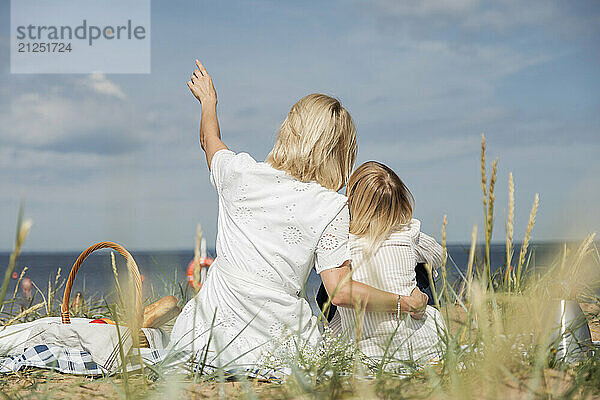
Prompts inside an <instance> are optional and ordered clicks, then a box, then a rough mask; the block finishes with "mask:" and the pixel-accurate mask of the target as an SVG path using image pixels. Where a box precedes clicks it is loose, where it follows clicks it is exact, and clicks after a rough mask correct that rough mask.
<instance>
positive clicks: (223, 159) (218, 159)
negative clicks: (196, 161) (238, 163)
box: [210, 149, 235, 193]
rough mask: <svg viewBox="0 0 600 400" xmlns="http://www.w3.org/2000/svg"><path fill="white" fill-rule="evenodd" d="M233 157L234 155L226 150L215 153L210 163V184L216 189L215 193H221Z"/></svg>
mask: <svg viewBox="0 0 600 400" xmlns="http://www.w3.org/2000/svg"><path fill="white" fill-rule="evenodd" d="M234 157H235V153H234V152H233V151H231V150H228V149H222V150H219V151H217V152H216V153H215V154H214V155H213V158H212V160H211V163H210V182H211V183H212V185H213V186H214V187H215V189H217V193H219V192H221V187H222V186H223V181H224V180H225V179H226V177H227V175H228V170H229V169H230V165H231V160H232V159H233V158H234Z"/></svg>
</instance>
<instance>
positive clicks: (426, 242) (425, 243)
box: [413, 232, 443, 270]
mask: <svg viewBox="0 0 600 400" xmlns="http://www.w3.org/2000/svg"><path fill="white" fill-rule="evenodd" d="M413 243H414V246H415V253H416V256H417V262H418V263H427V264H429V265H430V266H431V268H432V269H434V270H435V269H436V268H439V267H441V265H442V252H443V249H442V246H440V245H439V243H438V242H436V241H435V239H434V238H432V237H431V236H429V235H426V234H424V233H423V232H419V234H418V235H417V236H416V237H415V238H414V239H413Z"/></svg>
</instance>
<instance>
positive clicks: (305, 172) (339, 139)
mask: <svg viewBox="0 0 600 400" xmlns="http://www.w3.org/2000/svg"><path fill="white" fill-rule="evenodd" d="M355 159H356V129H355V128H354V123H353V122H352V117H350V113H348V111H347V110H346V109H345V108H344V107H342V104H341V103H340V102H339V100H337V99H334V98H333V97H329V96H326V95H324V94H309V95H308V96H305V97H303V98H301V99H300V100H299V101H298V102H297V103H296V104H294V105H293V106H292V109H291V110H290V112H289V113H288V115H287V117H286V118H285V120H284V121H283V123H282V124H281V127H280V128H279V133H278V135H277V140H276V141H275V146H274V147H273V150H272V151H271V153H270V154H269V155H268V156H267V160H266V161H267V162H268V163H269V164H271V166H272V167H273V168H276V169H279V170H282V171H285V172H287V173H288V174H290V175H291V176H293V177H294V178H296V179H298V180H300V181H303V182H308V181H317V182H318V183H320V184H321V185H322V186H324V187H326V188H328V189H331V190H335V191H338V190H340V189H341V188H343V187H344V186H346V183H347V182H348V177H349V176H350V172H351V171H352V168H354V161H355Z"/></svg>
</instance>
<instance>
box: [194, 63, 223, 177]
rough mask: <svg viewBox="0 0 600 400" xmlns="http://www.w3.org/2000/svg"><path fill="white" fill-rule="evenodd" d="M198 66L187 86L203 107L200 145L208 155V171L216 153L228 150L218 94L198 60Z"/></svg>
mask: <svg viewBox="0 0 600 400" xmlns="http://www.w3.org/2000/svg"><path fill="white" fill-rule="evenodd" d="M196 66H197V67H198V68H197V69H195V70H194V72H193V73H192V76H191V79H190V80H189V81H188V83H187V85H188V87H189V88H190V90H191V91H192V93H193V94H194V96H196V98H197V99H198V101H200V104H201V107H202V114H201V118H200V145H201V146H202V150H204V152H205V153H206V162H207V163H208V169H210V165H211V162H212V158H213V156H214V155H215V153H216V152H217V151H219V150H223V149H227V146H225V143H223V142H222V141H221V132H220V130H219V120H218V118H217V92H216V91H215V87H214V86H213V82H212V79H211V77H210V75H208V72H206V68H204V66H203V65H202V64H201V63H200V61H198V60H196Z"/></svg>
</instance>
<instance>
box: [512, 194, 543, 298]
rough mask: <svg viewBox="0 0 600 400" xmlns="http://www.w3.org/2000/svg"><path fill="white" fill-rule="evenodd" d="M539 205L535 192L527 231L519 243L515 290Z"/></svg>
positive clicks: (518, 284)
mask: <svg viewBox="0 0 600 400" xmlns="http://www.w3.org/2000/svg"><path fill="white" fill-rule="evenodd" d="M538 205H539V195H538V194H537V193H536V194H535V198H534V200H533V205H532V206H531V212H530V213H529V221H528V222H527V231H526V232H525V238H524V239H523V243H522V244H521V251H520V253H519V263H518V264H517V274H516V275H517V276H516V278H515V290H516V291H518V290H519V288H520V286H521V274H522V270H523V266H524V264H525V256H526V255H527V249H528V247H529V240H530V239H531V232H532V231H533V226H534V225H535V216H536V214H537V209H538Z"/></svg>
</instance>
